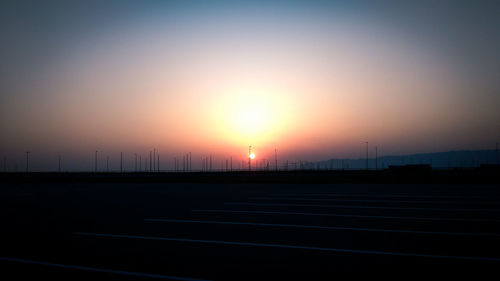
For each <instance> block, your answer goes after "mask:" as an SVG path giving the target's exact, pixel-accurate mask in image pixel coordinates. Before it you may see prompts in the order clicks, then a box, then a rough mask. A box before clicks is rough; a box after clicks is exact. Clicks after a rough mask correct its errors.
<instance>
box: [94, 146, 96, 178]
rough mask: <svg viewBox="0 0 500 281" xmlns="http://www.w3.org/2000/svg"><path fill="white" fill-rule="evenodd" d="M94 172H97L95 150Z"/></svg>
mask: <svg viewBox="0 0 500 281" xmlns="http://www.w3.org/2000/svg"><path fill="white" fill-rule="evenodd" d="M94 172H96V173H97V150H96V151H95V157H94Z"/></svg>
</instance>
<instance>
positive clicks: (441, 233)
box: [144, 219, 500, 237]
mask: <svg viewBox="0 0 500 281" xmlns="http://www.w3.org/2000/svg"><path fill="white" fill-rule="evenodd" d="M144 221H146V222H173V223H200V224H222V225H247V226H268V227H281V228H302V229H323V230H347V231H368V232H391V233H410V234H427V235H450V236H453V235H457V236H490V237H499V236H500V234H497V233H478V232H448V231H423V230H403V229H383V228H364V227H342V226H321V225H300V224H282V223H257V222H234V221H213V220H179V219H145V220H144Z"/></svg>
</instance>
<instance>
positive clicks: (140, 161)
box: [139, 154, 142, 171]
mask: <svg viewBox="0 0 500 281" xmlns="http://www.w3.org/2000/svg"><path fill="white" fill-rule="evenodd" d="M139 171H142V155H140V154H139Z"/></svg>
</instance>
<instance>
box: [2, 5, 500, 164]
mask: <svg viewBox="0 0 500 281" xmlns="http://www.w3.org/2000/svg"><path fill="white" fill-rule="evenodd" d="M498 14H500V3H498V1H190V0H187V1H147V0H146V1H73V0H69V1H24V0H21V1H2V2H1V4H0V36H1V38H2V39H1V42H2V44H0V61H1V62H2V63H1V64H0V130H1V132H2V133H1V139H0V153H1V156H3V157H4V159H5V163H6V166H7V169H8V170H13V169H16V168H17V169H19V170H21V169H24V167H25V161H26V160H25V157H26V156H25V152H26V151H30V159H31V160H30V161H31V167H32V169H33V170H54V169H57V168H58V159H59V158H58V157H59V156H61V157H62V159H63V163H64V169H65V170H89V169H93V168H94V156H95V151H96V150H97V151H98V169H100V170H102V169H104V168H105V165H106V164H105V160H106V157H109V159H110V163H111V164H110V165H111V169H117V167H118V164H117V163H118V162H117V161H118V159H119V157H120V156H119V155H120V152H123V153H124V155H125V156H124V157H125V167H126V168H127V169H133V168H134V165H135V162H134V161H135V155H136V154H137V155H138V156H140V157H141V159H142V161H143V162H144V159H147V157H149V151H151V150H152V149H153V148H155V149H156V150H157V151H158V152H159V153H160V156H161V166H160V167H162V168H165V169H171V168H172V167H173V159H174V157H177V158H180V159H182V155H184V154H185V153H188V152H192V155H193V158H192V159H193V160H192V161H193V166H194V168H197V167H199V166H200V163H201V158H202V157H205V156H209V155H212V157H213V158H214V165H215V164H216V163H218V164H217V165H221V163H222V162H223V161H225V159H228V158H229V157H232V158H233V159H234V162H235V165H236V163H238V165H239V163H241V161H245V159H247V157H248V146H252V149H253V151H254V153H255V155H256V160H259V161H262V160H264V159H268V160H269V159H274V152H275V149H277V151H278V154H279V159H280V160H281V161H285V159H286V160H290V161H296V160H303V161H305V160H308V161H318V160H325V159H329V158H333V157H335V158H341V157H349V158H358V157H364V154H365V145H366V144H365V142H369V147H370V155H372V154H373V153H374V147H375V146H377V147H378V150H379V155H401V154H411V153H419V152H438V151H449V150H460V149H491V148H494V146H495V143H496V142H498V141H499V139H500V122H499V120H500V110H498V109H499V108H500V79H499V78H500V55H499V54H498V50H500V17H498ZM146 162H147V161H146Z"/></svg>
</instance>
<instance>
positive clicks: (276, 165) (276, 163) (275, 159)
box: [274, 148, 278, 171]
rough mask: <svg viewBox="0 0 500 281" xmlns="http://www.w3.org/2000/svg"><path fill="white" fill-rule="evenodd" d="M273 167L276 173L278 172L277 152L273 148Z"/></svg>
mask: <svg viewBox="0 0 500 281" xmlns="http://www.w3.org/2000/svg"><path fill="white" fill-rule="evenodd" d="M274 165H275V168H276V171H278V150H277V149H276V148H274Z"/></svg>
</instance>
